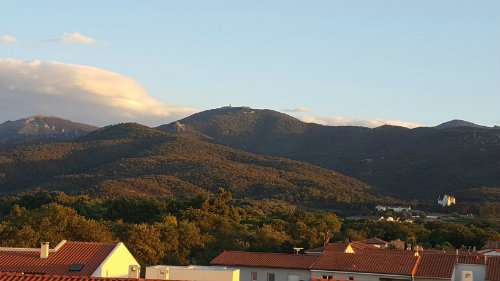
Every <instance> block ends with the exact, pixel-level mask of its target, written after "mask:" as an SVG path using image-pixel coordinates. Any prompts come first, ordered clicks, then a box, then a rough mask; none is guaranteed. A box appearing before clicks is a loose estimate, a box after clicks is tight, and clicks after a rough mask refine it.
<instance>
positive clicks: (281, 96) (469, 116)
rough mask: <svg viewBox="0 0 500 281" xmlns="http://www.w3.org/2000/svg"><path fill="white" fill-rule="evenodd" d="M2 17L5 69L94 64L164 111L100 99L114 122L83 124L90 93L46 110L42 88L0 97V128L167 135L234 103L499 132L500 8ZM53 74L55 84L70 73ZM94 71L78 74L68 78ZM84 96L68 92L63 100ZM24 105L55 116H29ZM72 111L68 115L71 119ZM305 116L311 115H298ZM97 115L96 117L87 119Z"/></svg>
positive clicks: (187, 10)
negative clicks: (133, 125) (136, 125)
mask: <svg viewBox="0 0 500 281" xmlns="http://www.w3.org/2000/svg"><path fill="white" fill-rule="evenodd" d="M2 10H3V13H2V17H0V36H5V35H10V36H12V37H13V38H15V39H17V40H16V41H12V40H4V42H2V41H0V54H1V55H0V56H1V58H4V59H13V60H20V61H26V62H29V61H33V60H39V61H41V62H42V66H44V64H43V63H45V62H49V61H55V62H58V63H62V64H71V65H81V66H92V67H95V68H98V69H102V70H107V71H110V72H113V73H116V74H119V75H121V76H124V77H130V78H133V79H134V81H135V82H136V83H137V84H138V85H140V86H142V87H144V93H142V92H141V93H140V94H136V93H131V94H130V95H132V96H135V97H137V96H140V97H147V98H148V99H149V98H151V99H155V100H156V101H157V102H158V104H157V103H155V102H153V101H152V102H151V103H149V104H153V107H155V108H157V109H158V110H157V111H155V112H158V113H157V114H156V113H155V114H156V115H155V117H154V118H153V117H151V116H147V114H146V113H145V112H146V111H147V110H143V109H141V110H142V111H141V112H140V114H139V113H138V111H134V112H128V113H127V114H125V113H124V114H122V115H117V116H110V115H109V112H110V111H113V110H116V111H127V110H129V109H128V108H125V107H123V108H122V107H120V106H121V105H116V104H114V105H112V108H111V110H106V107H105V106H104V104H107V103H110V101H109V100H103V99H102V98H101V97H102V95H100V94H99V95H98V96H99V97H100V98H99V99H98V100H96V101H94V100H93V101H92V102H93V104H94V105H95V104H96V103H98V102H101V103H102V104H103V107H102V108H103V110H104V111H107V112H101V113H100V111H98V110H94V109H95V108H96V107H95V106H94V107H93V108H94V109H92V110H94V111H91V110H90V109H89V111H84V113H85V114H83V113H82V114H81V115H74V114H73V113H74V112H75V111H78V110H80V109H81V108H83V107H85V106H90V105H89V104H88V103H87V104H85V102H87V101H88V100H89V99H90V98H91V97H90V98H89V97H87V96H85V95H89V91H90V90H88V89H87V88H86V89H85V90H81V91H80V92H79V95H82V96H79V97H75V96H70V95H77V94H74V93H65V94H64V96H62V94H61V95H60V96H59V97H60V98H61V100H60V102H55V99H54V97H53V96H51V97H50V98H48V99H44V97H45V96H44V95H43V93H42V94H40V93H38V92H37V91H42V92H43V91H44V90H41V89H45V88H46V87H45V86H43V87H42V86H39V85H38V84H37V85H38V86H36V87H35V86H33V87H30V88H29V89H25V90H23V91H17V90H12V92H11V93H9V96H5V94H4V96H0V98H2V99H4V101H7V100H9V101H11V102H12V103H11V104H8V103H7V102H5V103H4V106H5V107H6V108H2V111H4V112H5V113H4V115H3V116H0V122H1V121H3V120H6V119H16V118H21V117H24V115H26V114H30V113H31V112H32V113H31V114H38V113H41V114H52V112H54V113H53V114H54V115H65V116H63V117H67V118H69V119H77V120H76V121H81V122H90V123H95V124H99V125H105V124H107V123H110V122H106V119H107V118H109V119H110V120H111V121H113V122H119V121H139V122H143V123H147V124H149V125H159V124H161V123H167V122H169V121H173V120H175V119H177V118H180V117H183V116H185V115H188V114H190V113H192V112H195V111H197V110H205V109H211V108H216V107H220V106H224V105H228V104H232V105H233V106H236V105H247V106H251V107H254V108H270V109H275V110H278V111H284V110H285V109H290V110H291V111H290V112H289V113H290V114H292V115H294V116H297V117H299V118H302V119H304V120H306V121H316V122H319V123H323V124H332V125H342V124H343V123H342V122H344V123H345V122H351V123H352V124H356V122H358V121H360V120H361V121H363V120H373V119H377V120H382V121H383V120H393V121H405V122H410V123H415V124H422V125H437V124H439V123H441V122H444V121H448V120H451V119H464V120H468V121H472V122H475V123H479V124H483V125H488V126H493V125H500V79H499V77H500V56H499V50H500V39H499V34H500V25H499V23H500V16H499V14H500V4H499V1H496V0H495V1H494V0H481V1H470V0H464V1H462V0H449V1H445V0H442V1H441V0H428V1H403V0H397V1H373V0H366V1H355V0H354V1H246V2H243V1H176V2H174V1H78V2H77V1H5V3H2ZM75 32H77V33H78V34H81V35H82V36H85V37H86V38H87V37H88V38H92V39H95V40H96V41H94V42H93V44H83V43H78V42H74V43H71V42H69V41H67V42H66V41H65V40H64V38H65V37H64V36H65V35H64V34H66V35H67V36H69V35H71V34H75ZM6 41H11V42H6ZM65 42H66V43H65ZM68 42H69V43H68ZM0 66H1V64H0ZM45 66H46V67H47V68H48V69H50V73H51V76H50V77H54V76H57V75H58V73H61V72H65V73H66V72H71V71H73V70H69V69H67V70H64V71H61V70H60V68H61V67H62V66H54V65H45ZM4 67H5V69H8V70H5V71H6V72H5V73H13V72H15V71H17V72H18V73H19V75H18V76H12V77H11V76H9V79H11V80H16V81H17V80H19V81H18V82H16V83H19V84H16V85H17V86H16V87H12V85H11V86H9V87H6V86H4V88H6V89H7V88H8V89H13V88H16V89H17V88H19V87H20V86H19V85H25V84H30V83H35V82H34V81H33V80H30V81H23V80H22V79H32V78H30V77H32V76H34V75H35V74H30V75H31V76H29V77H28V78H26V77H27V76H26V75H25V76H23V78H19V76H20V75H21V76H22V73H25V72H26V71H35V70H33V68H34V67H40V66H38V65H36V66H33V65H29V66H28V65H18V64H16V66H13V64H12V62H9V64H7V66H5V65H4ZM27 69H29V70H27ZM0 71H1V69H0ZM36 71H45V70H41V69H37V70H36ZM85 71H88V69H84V68H81V69H79V70H75V73H77V74H75V75H73V76H71V77H77V76H78V77H80V74H79V73H82V72H85ZM96 71H97V70H96ZM30 73H31V72H30ZM36 73H38V72H36ZM71 73H73V72H71ZM37 75H38V74H37ZM4 77H5V75H4ZM37 77H38V76H37ZM50 77H49V78H47V79H50ZM96 77H97V78H96ZM101 77H102V76H100V75H93V76H92V77H90V78H89V77H87V78H86V79H98V80H99V79H100V80H102V78H101ZM106 77H107V76H106ZM37 79H38V78H37ZM61 79H63V78H62V76H61ZM64 79H66V80H71V79H73V78H68V77H66V76H64ZM79 79H80V78H79ZM4 80H6V78H5V79H4ZM66 80H64V81H66ZM77 80H78V79H75V81H77ZM80 80H81V79H80ZM80 80H78V81H80ZM9 81H10V80H9ZM37 81H38V80H37ZM61 81H62V80H61ZM71 81H73V80H71ZM117 81H118V80H117ZM2 83H3V84H4V85H7V84H8V82H5V81H3V82H2V80H0V87H1V84H2ZM9 83H10V82H9ZM37 83H38V82H37ZM47 83H48V82H47ZM51 83H52V82H51ZM58 83H62V82H58ZM58 83H55V82H54V83H52V84H51V85H52V86H54V87H59V86H58V85H59V84H58ZM75 83H77V82H75ZM78 83H80V82H78ZM89 83H91V82H89ZM92 83H93V84H92V85H95V83H97V82H95V81H94V82H92ZM117 83H122V82H117ZM80 84H81V83H80ZM80 84H78V85H80ZM9 85H10V84H9ZM30 85H31V84H30ZM43 85H46V83H45V82H44V84H43ZM64 87H65V88H64ZM74 87H75V86H74V85H66V84H64V85H63V86H61V88H64V89H65V91H71V89H73V88H74ZM109 87H112V86H110V85H107V86H106V87H104V86H102V85H101V84H99V87H97V86H95V87H94V86H93V87H92V89H95V88H99V90H102V89H106V88H109ZM134 87H135V86H134ZM4 90H5V89H4ZM29 91H34V92H36V93H32V92H29ZM92 91H94V90H92ZM95 91H97V90H95ZM92 93H93V94H95V93H94V92H92ZM45 94H46V93H45ZM119 94H120V93H117V95H119ZM123 95H128V93H127V94H123ZM84 96H85V97H84ZM122 98H123V97H120V99H122ZM23 99H26V101H25V102H26V103H27V102H32V103H35V104H38V102H33V101H34V100H37V99H40V100H47V101H46V102H47V103H48V102H49V101H50V102H51V103H54V102H55V103H56V104H57V105H58V106H57V107H56V106H54V107H52V106H51V105H52V104H46V105H44V106H43V107H42V106H41V105H40V107H36V106H32V105H25V103H24V101H23V102H21V100H23ZM140 100H142V98H139V102H140ZM135 102H138V101H132V103H135ZM79 103H82V104H81V105H80V104H79ZM162 103H165V104H167V105H166V108H168V106H169V105H170V104H175V105H177V106H176V107H175V108H176V110H173V111H172V110H170V109H169V110H166V111H162V110H160V109H159V108H160V107H161V105H159V104H162ZM7 104H8V110H7ZM65 104H67V105H68V110H66V111H61V110H60V107H62V106H64V105H65ZM0 107H1V106H0ZM184 107H185V109H182V108H184ZM58 108H59V109H58ZM297 108H303V110H295V111H294V110H292V109H297ZM306 108H307V109H308V110H305V109H306ZM293 111H294V112H293ZM299 111H300V112H299ZM88 112H93V113H91V114H92V115H94V116H93V118H86V116H88V115H89V114H90V113H88ZM106 114H108V115H106ZM87 119H88V120H87ZM346 120H347V121H346ZM356 120H357V121H356ZM363 124H364V123H363Z"/></svg>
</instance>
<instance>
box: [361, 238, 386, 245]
mask: <svg viewBox="0 0 500 281" xmlns="http://www.w3.org/2000/svg"><path fill="white" fill-rule="evenodd" d="M361 242H363V243H365V244H389V242H387V241H384V240H382V239H378V238H368V239H365V240H362V241H361Z"/></svg>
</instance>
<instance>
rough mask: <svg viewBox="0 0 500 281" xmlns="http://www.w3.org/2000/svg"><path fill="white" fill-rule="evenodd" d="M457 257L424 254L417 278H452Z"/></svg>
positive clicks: (416, 274)
mask: <svg viewBox="0 0 500 281" xmlns="http://www.w3.org/2000/svg"><path fill="white" fill-rule="evenodd" d="M455 263H456V256H453V255H444V254H441V255H438V254H423V255H422V258H421V259H420V262H419V264H418V267H417V270H416V272H415V276H425V277H436V278H451V277H452V276H453V271H454V270H455Z"/></svg>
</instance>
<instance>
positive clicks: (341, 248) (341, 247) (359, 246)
mask: <svg viewBox="0 0 500 281" xmlns="http://www.w3.org/2000/svg"><path fill="white" fill-rule="evenodd" d="M348 245H350V246H351V248H352V249H353V250H354V251H355V252H356V250H358V251H359V250H364V249H373V250H380V248H377V247H375V246H372V245H369V244H365V243H363V242H357V241H356V242H350V243H329V244H328V245H326V246H323V247H318V248H313V249H309V250H306V251H305V252H306V253H320V252H323V251H330V252H345V250H346V249H347V246H348Z"/></svg>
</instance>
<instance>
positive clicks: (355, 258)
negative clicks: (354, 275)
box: [312, 252, 420, 275]
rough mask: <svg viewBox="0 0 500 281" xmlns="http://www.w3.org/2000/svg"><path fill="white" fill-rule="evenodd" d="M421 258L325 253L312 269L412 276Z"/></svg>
mask: <svg viewBox="0 0 500 281" xmlns="http://www.w3.org/2000/svg"><path fill="white" fill-rule="evenodd" d="M419 258H420V257H416V256H412V255H378V254H374V253H373V254H371V253H370V254H348V253H336V252H324V253H323V255H321V257H320V259H319V260H318V262H317V263H316V264H314V265H313V268H312V269H317V270H332V271H352V272H370V273H385V274H395V275H412V273H413V271H414V269H415V266H416V264H417V261H418V260H419Z"/></svg>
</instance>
